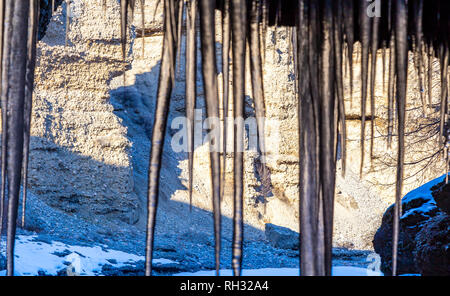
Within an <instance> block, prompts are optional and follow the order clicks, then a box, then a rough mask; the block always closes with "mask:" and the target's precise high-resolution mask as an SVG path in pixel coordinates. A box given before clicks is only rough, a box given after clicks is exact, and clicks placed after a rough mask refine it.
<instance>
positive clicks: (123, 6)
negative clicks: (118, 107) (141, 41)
mask: <svg viewBox="0 0 450 296" xmlns="http://www.w3.org/2000/svg"><path fill="white" fill-rule="evenodd" d="M127 27H128V0H120V43H121V45H122V63H123V65H122V67H123V70H122V71H123V87H125V86H126V76H125V70H126V68H125V60H126V57H127V55H126V54H127Z"/></svg>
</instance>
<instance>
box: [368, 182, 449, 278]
mask: <svg viewBox="0 0 450 296" xmlns="http://www.w3.org/2000/svg"><path fill="white" fill-rule="evenodd" d="M439 180H442V178H439V179H436V180H433V181H431V182H429V183H427V184H425V185H423V186H422V187H419V188H417V189H416V190H413V191H411V192H410V193H408V194H407V195H405V197H403V199H402V214H401V217H400V231H399V244H398V259H397V272H398V274H406V273H409V274H411V273H414V274H417V273H420V274H422V273H423V274H432V271H431V270H432V265H433V263H432V262H434V260H439V259H437V258H440V260H442V261H441V264H442V265H445V266H446V267H442V266H441V267H436V270H441V269H443V270H445V268H448V266H449V264H448V261H445V260H444V259H446V260H448V257H445V256H447V255H445V254H447V253H445V252H448V251H447V249H448V247H447V249H446V247H445V246H446V244H447V245H448V241H447V242H446V240H445V239H443V237H442V236H443V235H444V236H445V235H446V236H447V237H448V236H449V231H448V227H450V226H449V223H448V218H445V219H443V217H448V216H447V214H446V213H445V212H444V211H443V210H442V209H441V208H439V207H438V205H437V201H435V199H434V198H433V197H434V196H438V195H443V194H440V192H442V189H443V188H445V189H447V187H446V186H444V185H443V184H442V182H441V183H438V182H439ZM449 191H450V190H449ZM446 194H447V193H445V195H446ZM393 214H394V205H391V206H390V207H389V208H388V209H387V210H386V212H385V213H384V215H383V218H382V222H381V226H380V228H379V229H378V230H377V232H376V234H375V236H374V239H373V246H374V250H375V252H376V253H378V254H379V255H380V257H381V270H382V272H383V273H384V274H385V275H391V274H392V230H393V218H394V215H393ZM437 220H438V221H440V222H439V223H438V222H437ZM436 223H438V224H439V225H440V226H439V227H441V228H437V227H438V226H436V225H435V224H436ZM443 225H447V226H443ZM442 227H443V228H442ZM446 227H447V228H446ZM437 229H439V230H437ZM442 252H444V253H445V254H442Z"/></svg>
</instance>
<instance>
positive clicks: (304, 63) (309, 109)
mask: <svg viewBox="0 0 450 296" xmlns="http://www.w3.org/2000/svg"><path fill="white" fill-rule="evenodd" d="M308 4H309V1H308V0H300V1H299V5H298V12H297V14H298V17H297V18H298V30H297V44H298V47H297V56H298V75H299V77H298V87H299V89H298V114H299V124H298V125H299V126H298V128H299V148H300V165H299V169H300V172H299V173H300V174H299V176H300V182H299V185H300V186H299V194H300V198H299V201H300V241H301V243H300V241H299V244H300V271H301V275H306V276H312V275H319V274H320V270H321V268H320V266H321V265H322V264H323V262H324V261H323V258H322V257H321V250H320V249H319V248H318V246H319V242H318V240H320V239H323V236H321V235H320V234H319V233H318V224H317V220H318V212H319V209H318V202H317V200H318V198H319V190H318V187H319V178H318V177H319V175H318V174H317V167H318V166H319V155H318V151H317V146H318V140H319V139H318V134H317V125H318V123H317V120H318V116H316V115H317V111H318V110H317V109H318V108H317V101H316V102H315V101H314V97H313V96H312V94H313V92H312V89H311V87H310V86H311V84H310V83H309V82H310V80H311V78H312V76H311V71H310V68H309V67H310V65H311V66H314V64H310V54H311V50H312V48H310V45H312V44H311V42H309V40H310V39H309V38H310V35H311V33H310V30H311V29H312V26H311V25H310V22H309V15H310V13H309V5H308ZM312 6H314V3H312ZM312 20H313V21H315V20H316V19H315V18H312Z"/></svg>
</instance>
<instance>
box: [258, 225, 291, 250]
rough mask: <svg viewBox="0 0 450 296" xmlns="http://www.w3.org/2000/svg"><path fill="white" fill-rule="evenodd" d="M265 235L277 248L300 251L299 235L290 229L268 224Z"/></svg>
mask: <svg viewBox="0 0 450 296" xmlns="http://www.w3.org/2000/svg"><path fill="white" fill-rule="evenodd" d="M265 234H266V238H267V240H268V241H269V242H270V244H271V245H272V246H274V247H275V248H280V249H292V250H298V247H299V234H298V233H297V232H295V231H292V230H290V229H289V228H286V227H282V226H277V225H274V224H271V223H267V224H266V229H265Z"/></svg>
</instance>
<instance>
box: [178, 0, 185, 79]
mask: <svg viewBox="0 0 450 296" xmlns="http://www.w3.org/2000/svg"><path fill="white" fill-rule="evenodd" d="M183 12H184V0H178V21H177V26H178V27H177V68H178V69H177V76H178V73H179V72H180V71H179V70H180V64H181V59H180V57H181V39H182V29H183Z"/></svg>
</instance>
